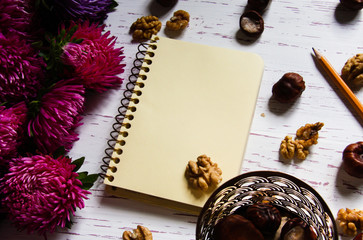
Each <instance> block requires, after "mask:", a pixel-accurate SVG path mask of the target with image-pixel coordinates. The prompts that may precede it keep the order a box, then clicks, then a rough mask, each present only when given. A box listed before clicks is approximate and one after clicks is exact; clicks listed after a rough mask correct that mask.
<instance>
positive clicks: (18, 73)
mask: <svg viewBox="0 0 363 240" xmlns="http://www.w3.org/2000/svg"><path fill="white" fill-rule="evenodd" d="M43 66H44V61H43V59H42V58H41V57H39V56H37V52H36V51H34V49H33V48H32V46H31V45H30V44H28V43H26V41H25V40H22V39H20V38H19V36H18V35H16V34H7V35H6V36H4V35H3V34H2V33H1V32H0V102H10V103H16V102H19V101H22V100H27V99H30V98H32V97H34V96H36V94H37V91H38V90H39V88H40V82H41V80H42V78H43Z"/></svg>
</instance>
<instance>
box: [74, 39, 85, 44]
mask: <svg viewBox="0 0 363 240" xmlns="http://www.w3.org/2000/svg"><path fill="white" fill-rule="evenodd" d="M81 42H83V38H74V39H72V43H77V44H80V43H81Z"/></svg>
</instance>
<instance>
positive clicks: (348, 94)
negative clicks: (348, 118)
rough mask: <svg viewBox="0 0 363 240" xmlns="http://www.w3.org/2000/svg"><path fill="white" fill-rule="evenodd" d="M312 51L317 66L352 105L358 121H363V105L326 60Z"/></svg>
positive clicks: (315, 51)
mask: <svg viewBox="0 0 363 240" xmlns="http://www.w3.org/2000/svg"><path fill="white" fill-rule="evenodd" d="M313 51H314V53H315V57H316V58H317V60H318V62H319V64H320V65H322V66H323V68H324V70H325V71H326V72H327V73H328V75H329V77H330V78H331V79H332V80H333V82H334V84H335V85H336V86H337V87H338V88H339V90H340V92H341V93H342V94H343V95H344V97H345V98H346V99H347V100H348V102H349V103H350V104H351V105H352V107H353V108H354V110H355V111H356V112H357V113H358V115H359V117H360V119H361V120H363V105H362V104H361V102H360V101H359V99H358V98H357V96H355V94H354V93H353V92H352V90H351V89H350V88H349V87H348V85H347V84H346V83H345V82H344V80H343V79H342V78H341V77H340V75H339V74H338V73H337V71H335V70H334V68H333V67H332V65H331V64H330V63H329V62H328V60H327V59H326V58H325V57H324V56H323V55H321V54H320V53H319V52H318V51H317V50H315V49H314V48H313Z"/></svg>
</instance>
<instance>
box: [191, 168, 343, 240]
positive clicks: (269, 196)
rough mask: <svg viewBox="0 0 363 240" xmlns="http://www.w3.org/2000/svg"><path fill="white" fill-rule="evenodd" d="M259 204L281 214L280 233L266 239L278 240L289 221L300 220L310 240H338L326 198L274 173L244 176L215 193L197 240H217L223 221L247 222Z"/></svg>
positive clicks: (201, 218) (201, 219)
mask: <svg viewBox="0 0 363 240" xmlns="http://www.w3.org/2000/svg"><path fill="white" fill-rule="evenodd" d="M256 203H265V204H269V205H272V206H273V207H275V208H277V209H278V211H279V212H280V213H281V219H282V221H281V225H280V227H279V229H278V230H276V232H275V233H273V234H271V232H270V233H269V235H265V233H263V235H264V239H279V238H280V232H281V229H282V228H283V226H284V224H285V223H286V222H288V221H289V220H290V219H295V218H300V219H301V220H302V221H303V222H305V223H306V224H305V225H307V226H309V231H310V232H311V234H310V233H309V234H310V235H311V236H312V238H311V239H319V240H328V239H329V240H330V239H331V240H338V233H337V227H336V223H335V219H334V217H333V215H332V213H331V211H330V209H329V207H328V205H327V204H326V203H325V201H324V200H323V198H322V197H321V196H320V195H319V194H318V193H317V192H316V191H315V190H314V189H313V188H312V187H310V186H309V185H307V184H306V183H304V182H303V181H301V180H299V179H297V178H295V177H293V176H290V175H287V174H285V173H281V172H274V171H255V172H248V173H245V174H241V175H239V176H237V177H235V178H233V179H230V180H229V181H227V182H225V183H224V184H223V185H221V186H220V187H219V188H218V189H217V190H216V191H214V192H213V194H212V195H211V196H210V198H209V199H208V200H207V202H206V203H205V205H204V207H203V209H202V211H201V212H200V215H199V217H198V222H197V228H196V239H197V240H217V238H218V237H217V238H216V235H215V231H216V226H217V224H218V223H219V222H221V220H222V219H225V218H226V217H227V216H231V215H241V216H243V217H245V218H247V219H248V216H247V214H246V212H247V209H248V208H249V207H250V206H252V205H254V204H256ZM274 211H276V210H274ZM251 222H252V221H251ZM219 225H221V224H219ZM217 227H218V226H217ZM256 228H258V227H256ZM223 229H224V230H225V231H228V229H229V228H228V226H224V228H223ZM217 231H219V230H217ZM232 231H234V230H232ZM228 234H230V233H228ZM219 235H220V233H219ZM234 239H244V238H237V237H235V238H234ZM284 239H285V238H284ZM294 239H295V238H294ZM297 239H299V238H297ZM302 239H303V238H302ZM306 239H310V238H306ZM224 240H227V239H224Z"/></svg>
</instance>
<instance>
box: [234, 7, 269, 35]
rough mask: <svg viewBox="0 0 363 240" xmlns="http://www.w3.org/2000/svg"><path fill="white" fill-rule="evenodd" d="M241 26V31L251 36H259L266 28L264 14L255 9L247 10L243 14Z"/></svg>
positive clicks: (240, 21)
mask: <svg viewBox="0 0 363 240" xmlns="http://www.w3.org/2000/svg"><path fill="white" fill-rule="evenodd" d="M239 26H240V29H241V31H242V32H243V33H245V34H246V35H247V36H250V37H258V36H259V35H261V34H262V32H263V30H264V29H265V23H264V21H263V18H262V16H261V15H260V14H259V13H258V12H256V11H254V10H250V11H246V12H244V13H243V14H242V16H241V18H240V20H239Z"/></svg>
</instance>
